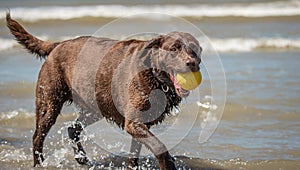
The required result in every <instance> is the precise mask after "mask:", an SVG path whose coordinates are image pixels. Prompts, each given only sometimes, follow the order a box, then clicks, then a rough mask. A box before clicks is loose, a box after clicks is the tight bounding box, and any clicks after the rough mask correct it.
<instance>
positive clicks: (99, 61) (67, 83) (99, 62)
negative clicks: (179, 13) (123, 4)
mask: <svg viewBox="0 0 300 170" xmlns="http://www.w3.org/2000/svg"><path fill="white" fill-rule="evenodd" d="M6 21H7V27H8V28H9V30H10V32H11V34H12V35H13V36H14V37H15V38H16V40H17V41H18V42H19V43H20V44H21V45H22V46H24V47H25V48H26V49H27V50H28V51H29V52H30V53H33V54H35V55H36V56H37V57H38V58H40V59H45V62H44V63H43V66H42V68H41V70H40V72H39V76H38V80H37V85H36V103H35V104H36V129H35V132H34V135H33V138H32V139H33V158H34V159H33V160H34V166H38V165H40V164H41V163H42V162H43V160H44V157H43V155H42V153H43V143H44V140H45V138H46V136H47V134H48V132H49V130H50V128H51V127H52V126H53V125H54V124H55V121H56V118H57V116H58V115H59V114H60V112H61V109H62V107H63V105H64V104H65V103H68V102H69V103H72V102H73V103H74V104H75V105H76V106H77V107H79V108H80V113H79V117H78V118H77V119H76V120H75V121H74V123H73V124H72V125H71V126H70V127H68V135H69V137H70V139H71V140H72V141H73V142H74V144H75V145H74V147H73V148H74V153H75V155H77V156H75V159H76V161H77V162H78V163H79V164H88V163H89V162H90V160H89V159H88V157H87V155H86V152H85V151H84V149H83V146H82V144H81V142H80V134H81V132H82V130H83V129H84V127H86V126H88V125H90V124H92V123H94V122H96V121H98V120H100V119H101V118H103V117H104V118H105V119H107V121H110V122H112V123H115V124H116V125H118V126H119V127H120V128H122V129H124V130H125V131H126V132H127V133H128V134H130V135H131V136H132V141H131V147H130V155H131V156H130V157H129V160H128V169H133V168H136V167H137V166H138V157H139V153H140V150H141V147H142V145H144V146H146V147H147V148H148V149H149V150H150V151H151V152H152V153H153V154H154V155H155V157H156V158H157V159H158V163H159V167H160V169H162V170H170V169H176V167H175V163H174V159H173V158H172V157H171V156H170V154H169V152H168V150H167V148H166V146H165V145H164V144H163V143H162V142H161V141H160V140H159V139H158V138H157V137H155V136H154V134H153V133H151V131H150V127H151V126H153V125H156V124H158V123H161V122H162V121H163V120H164V119H165V117H166V116H167V115H168V114H170V112H171V111H172V110H173V109H174V108H176V107H178V105H179V103H180V102H181V100H182V98H184V97H186V96H188V94H189V91H187V90H184V89H182V88H181V87H180V86H179V85H178V83H177V82H176V78H175V77H176V74H177V73H187V72H195V71H198V70H199V69H200V67H199V65H200V62H201V57H200V56H201V52H202V48H201V46H200V45H199V42H198V41H197V40H196V38H194V37H193V36H192V35H191V34H189V33H184V32H171V33H168V34H166V35H158V36H156V37H154V38H153V39H151V40H144V41H142V40H135V39H131V40H124V41H117V40H113V39H109V38H99V37H92V36H82V37H79V38H75V39H70V40H66V41H62V42H47V41H42V40H40V39H38V38H36V37H34V36H33V35H31V34H30V33H28V32H27V31H26V30H25V29H24V28H23V27H22V26H21V25H20V24H19V23H18V22H17V21H15V20H13V19H12V18H11V16H10V13H9V12H8V13H7V14H6ZM93 75H95V76H93ZM78 155H79V156H78Z"/></svg>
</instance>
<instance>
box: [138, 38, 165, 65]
mask: <svg viewBox="0 0 300 170" xmlns="http://www.w3.org/2000/svg"><path fill="white" fill-rule="evenodd" d="M162 41H163V36H162V35H160V36H158V37H155V38H153V39H152V40H150V41H149V42H148V44H147V45H146V46H145V48H144V49H143V52H142V54H141V59H143V60H144V61H143V63H144V65H145V66H146V67H149V68H150V67H151V55H154V54H153V53H156V52H155V51H157V50H158V49H159V47H160V46H161V44H162Z"/></svg>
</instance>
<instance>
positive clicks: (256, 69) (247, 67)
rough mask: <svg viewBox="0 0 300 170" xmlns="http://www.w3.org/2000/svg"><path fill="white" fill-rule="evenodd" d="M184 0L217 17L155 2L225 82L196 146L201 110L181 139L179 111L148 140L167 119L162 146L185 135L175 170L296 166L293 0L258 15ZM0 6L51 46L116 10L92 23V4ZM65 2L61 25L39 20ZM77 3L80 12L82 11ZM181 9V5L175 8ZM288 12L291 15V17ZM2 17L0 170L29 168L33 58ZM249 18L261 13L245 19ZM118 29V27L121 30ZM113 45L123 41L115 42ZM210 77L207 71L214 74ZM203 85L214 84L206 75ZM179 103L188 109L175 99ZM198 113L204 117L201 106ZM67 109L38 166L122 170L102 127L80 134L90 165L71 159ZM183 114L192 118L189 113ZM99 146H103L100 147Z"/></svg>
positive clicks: (299, 68)
mask: <svg viewBox="0 0 300 170" xmlns="http://www.w3.org/2000/svg"><path fill="white" fill-rule="evenodd" d="M190 2H191V3H193V4H196V5H195V8H197V9H198V8H199V9H200V8H201V7H203V5H208V6H209V7H211V6H216V5H217V6H219V7H221V8H220V9H222V10H221V12H223V15H222V16H212V15H213V13H212V14H211V15H210V16H203V14H202V13H201V12H195V13H194V14H193V15H194V16H186V15H184V14H185V11H187V9H189V8H187V6H188V5H185V4H182V3H179V2H173V3H172V4H171V3H167V2H164V3H162V5H166V6H167V7H168V8H169V7H170V6H171V5H174V4H175V5H176V8H178V9H180V10H182V11H183V12H180V11H179V12H178V13H175V14H174V15H177V16H182V17H184V18H185V19H187V20H188V21H190V22H192V23H193V24H195V25H196V26H198V27H199V28H201V30H202V31H203V32H204V33H206V35H207V36H208V37H209V38H210V39H211V42H212V44H213V45H214V47H215V48H216V49H217V50H218V51H219V52H220V58H221V61H222V64H223V66H224V70H225V75H226V83H227V100H226V105H225V110H224V113H223V116H222V119H221V121H220V124H219V125H218V128H217V129H216V131H215V133H214V134H213V135H212V136H211V137H210V138H209V140H208V141H206V142H205V143H201V144H200V143H199V142H198V139H199V135H200V132H201V130H202V126H201V123H202V122H203V119H202V117H201V114H205V112H200V113H198V115H199V117H198V118H197V119H196V121H195V124H193V128H192V129H191V130H190V131H189V133H188V135H186V134H185V132H184V129H186V128H187V126H188V125H190V124H191V123H190V122H188V120H189V118H191V117H193V116H195V115H192V114H189V113H186V112H182V113H180V114H181V115H184V117H183V119H181V120H177V118H178V115H176V114H175V115H172V116H170V117H168V119H167V121H166V122H165V123H163V124H161V125H158V126H157V127H155V128H153V129H152V130H153V131H154V133H159V132H163V131H165V130H167V129H168V128H169V127H170V125H172V123H174V122H176V121H177V126H175V127H176V129H177V131H176V132H174V133H173V134H172V135H170V136H168V140H167V141H165V143H166V145H167V146H171V145H173V144H174V141H176V140H177V139H178V137H180V136H185V135H186V136H185V138H184V139H183V140H182V141H181V142H180V143H179V144H177V145H176V146H175V147H172V148H171V151H170V152H171V154H173V155H175V158H176V163H177V165H178V167H179V168H180V169H251V170H252V169H299V167H300V106H299V103H300V74H299V72H300V32H299V30H300V25H299V23H300V22H299V21H300V17H299V16H300V14H298V13H299V12H297V10H298V11H300V7H299V2H298V1H288V2H287V3H282V2H274V1H265V3H267V5H268V8H266V10H265V11H261V6H264V5H266V4H261V3H259V2H256V1H251V3H250V2H249V1H242V0H240V1H231V0H230V1H222V2H219V1H218V2H216V1H202V3H201V4H200V3H197V2H194V1H190ZM120 3H121V2H120ZM122 3H123V2H122ZM145 3H146V2H145ZM147 3H148V4H149V2H147ZM249 3H250V4H249ZM22 4H23V6H21V5H22ZM96 4H97V5H100V6H102V5H105V4H104V3H96ZM116 4H117V1H114V2H111V3H110V5H113V8H118V9H127V8H128V6H130V5H136V3H130V4H126V3H125V4H124V3H123V5H125V7H124V6H116ZM232 4H234V5H237V6H239V7H241V6H247V5H249V6H250V8H251V9H252V10H254V12H252V13H251V10H250V13H248V16H243V15H242V14H243V12H242V11H238V12H235V14H237V16H232V15H229V14H228V13H230V12H231V14H232V13H233V11H232V9H233V7H232ZM251 4H252V5H251ZM278 4H281V5H282V4H284V5H283V6H284V7H285V9H288V10H289V15H287V14H283V11H276V10H275V12H273V13H270V11H272V10H273V9H276V8H277V6H276V5H278ZM1 5H5V6H8V7H10V9H11V13H12V16H13V17H14V16H16V18H17V19H19V20H20V21H21V22H22V23H24V25H25V26H26V28H27V29H28V30H29V32H31V33H34V34H35V35H37V36H39V37H41V38H42V39H47V40H51V41H61V40H64V39H68V38H70V37H76V36H78V35H90V34H93V33H94V32H95V31H96V30H98V29H99V27H101V26H103V25H104V24H106V23H108V22H109V21H111V20H112V19H114V18H115V17H116V15H120V14H121V13H122V11H119V12H118V13H108V14H107V15H106V16H103V15H101V13H100V12H96V14H95V16H89V15H86V14H85V10H86V8H87V9H89V8H96V7H95V2H94V1H87V2H85V3H83V2H79V1H73V2H72V4H69V2H68V3H67V2H66V1H61V2H47V3H46V2H45V3H42V4H41V3H37V2H36V1H35V0H31V1H27V3H26V4H24V2H23V1H22V2H20V1H18V0H16V1H9V2H8V1H5V3H2V2H1ZM61 5H64V6H63V7H62V6H61ZM72 5H74V6H76V8H71V9H70V10H68V15H69V16H70V18H64V17H65V16H62V17H60V18H51V16H50V18H49V17H48V18H42V17H43V16H47V13H48V12H49V11H50V10H51V9H52V7H51V8H48V7H49V6H56V7H55V8H54V7H53V9H56V10H61V9H65V10H66V9H69V8H68V7H66V6H72ZM82 5H84V6H85V7H84V8H83V7H82ZM89 5H92V6H89ZM150 5H153V4H152V3H150ZM45 6H48V7H47V10H43V9H45ZM182 6H183V7H184V8H180V7H182ZM19 7H20V8H19ZM106 7H107V6H106ZM188 7H189V6H188ZM144 8H147V5H142V7H141V6H134V10H140V9H144ZM294 8H296V10H294V12H293V10H292V9H294ZM74 9H77V10H78V11H77V12H78V14H80V16H76V14H77V12H76V10H74ZM214 9H215V8H214ZM26 10H32V11H37V12H40V13H41V15H40V16H38V15H36V16H32V17H36V18H34V20H32V18H30V17H27V16H26V15H28V13H26V15H25V14H24V15H21V14H22V11H23V12H24V11H26ZM95 10H96V9H95ZM134 10H133V11H134ZM4 11H5V9H4V7H3V6H0V15H1V16H0V21H2V22H1V25H0V28H1V29H0V42H1V45H0V169H30V168H31V167H32V163H33V161H32V154H31V149H32V148H31V138H32V134H33V131H34V126H35V115H34V89H35V82H36V79H37V75H38V72H39V69H40V67H41V65H42V63H43V61H39V60H36V59H35V58H34V57H33V56H32V55H30V54H28V53H27V52H26V51H25V50H24V49H22V48H20V46H19V45H17V43H16V42H15V41H14V40H13V39H12V37H11V36H10V35H9V33H8V31H7V29H6V28H5V24H4V20H3V18H4ZM125 11H126V10H125ZM226 11H227V14H226ZM259 11H260V12H261V13H260V14H262V15H264V16H253V15H254V14H255V12H259ZM268 11H269V12H268ZM295 11H296V12H295ZM50 12H51V11H50ZM131 12H132V11H131ZM132 13H133V12H132ZM173 13H174V12H173ZM271 14H272V15H271ZM275 14H276V15H275ZM57 16H60V15H57ZM150 20H153V18H152V19H149V20H148V19H145V18H142V19H141V18H134V19H133V21H135V23H136V27H146V26H147V22H150ZM157 22H158V23H160V22H166V21H165V20H158V21H157ZM168 22H172V20H170V21H168ZM120 26H122V25H120ZM123 26H124V25H123ZM74 28H76V29H74ZM124 28H127V27H126V25H125V26H124ZM116 38H123V37H122V36H120V35H117V36H116ZM200 43H201V42H200ZM204 46H205V44H204ZM209 60H210V58H209V55H206V56H203V61H204V65H202V66H204V67H202V71H203V78H204V79H203V83H202V85H201V88H200V89H201V90H200V94H199V95H200V100H203V101H205V100H207V99H209V98H210V95H211V89H210V80H209V78H208V74H207V72H206V70H205V62H206V61H209ZM210 71H212V72H214V71H218V69H213V70H210ZM213 78H215V79H218V78H220V77H219V76H218V74H216V76H215V77H213ZM183 104H184V105H188V103H185V102H183ZM215 107H218V106H215ZM201 110H202V111H205V108H204V107H203V108H201ZM75 112H76V109H74V108H73V106H66V108H64V110H63V111H62V114H61V115H60V116H59V118H58V121H57V123H56V124H55V126H54V127H53V129H51V131H50V134H49V136H48V138H47V139H46V143H45V150H44V151H45V156H46V161H45V162H44V164H43V166H45V167H46V168H47V169H57V168H62V169H88V168H91V169H101V168H103V167H106V168H107V169H109V167H115V166H118V167H120V166H123V167H124V164H125V163H126V158H123V157H119V156H126V154H127V151H128V150H127V149H126V147H122V146H123V144H124V143H122V141H121V142H120V140H119V141H117V142H116V140H118V139H119V138H118V137H116V136H112V135H107V134H108V132H107V131H109V128H103V129H102V131H101V135H100V134H99V135H98V134H97V133H96V134H97V135H96V136H93V135H92V134H91V133H88V132H86V133H85V134H84V135H83V139H84V146H85V148H86V151H87V153H88V156H89V157H90V158H91V159H92V160H93V161H94V164H93V165H92V166H91V167H87V166H80V165H78V164H77V163H76V162H75V160H74V159H73V151H72V148H71V145H70V141H69V140H68V138H67V127H68V124H69V123H70V122H71V121H73V120H74V119H75V118H76V117H77V114H76V113H75ZM191 112H192V113H194V112H195V113H196V111H194V110H192V111H191ZM178 122H179V123H178ZM101 126H104V127H108V126H109V127H114V126H113V125H110V124H107V123H105V121H103V122H102V124H100V125H99V127H101ZM95 137H101V142H102V144H104V145H105V146H99V143H97V142H95V141H96V140H95V139H96V138H95ZM103 139H105V140H104V141H102V140H103ZM106 148H111V149H112V150H115V151H114V154H112V153H109V152H107V151H106V150H105V149H106ZM124 148H125V149H124ZM143 153H144V157H143V159H142V160H141V164H143V165H142V167H143V168H144V169H147V167H148V168H149V167H151V168H154V169H155V168H157V163H156V162H155V160H154V158H153V156H152V155H151V154H150V153H149V152H148V151H147V150H146V149H144V150H143ZM101 166H102V167H101ZM120 169H122V168H120Z"/></svg>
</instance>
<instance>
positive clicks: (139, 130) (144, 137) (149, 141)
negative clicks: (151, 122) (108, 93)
mask: <svg viewBox="0 0 300 170" xmlns="http://www.w3.org/2000/svg"><path fill="white" fill-rule="evenodd" d="M125 130H126V131H127V132H128V133H129V134H130V135H131V136H132V137H133V138H134V139H136V140H137V141H138V142H140V143H142V144H144V145H145V146H146V147H147V148H148V149H149V150H150V151H151V152H152V153H153V154H154V155H155V157H156V158H157V159H158V162H159V167H160V169H161V170H175V169H176V167H175V164H174V160H173V159H172V157H171V156H170V154H169V152H168V150H167V148H166V146H165V145H164V144H163V143H162V142H161V141H160V140H159V139H158V138H157V137H155V136H154V134H152V133H151V132H150V131H149V128H148V127H147V126H146V125H145V124H144V123H140V122H134V121H131V120H125Z"/></svg>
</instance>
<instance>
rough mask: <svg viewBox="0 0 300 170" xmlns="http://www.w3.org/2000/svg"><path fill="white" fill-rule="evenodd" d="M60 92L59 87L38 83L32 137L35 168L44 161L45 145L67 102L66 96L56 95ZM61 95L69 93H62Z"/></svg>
mask: <svg viewBox="0 0 300 170" xmlns="http://www.w3.org/2000/svg"><path fill="white" fill-rule="evenodd" d="M58 91H60V87H58V86H54V87H53V86H43V84H42V83H41V82H38V83H37V90H36V129H35V132H34V134H33V137H32V142H33V159H34V166H36V165H38V164H41V162H42V161H44V158H43V155H42V154H43V143H44V141H45V138H46V136H47V134H48V132H49V131H50V128H51V127H52V126H53V125H54V124H55V122H56V118H57V116H58V115H59V114H60V111H61V109H62V106H63V104H64V102H65V101H66V97H65V96H60V95H59V94H57V93H56V92H58ZM61 94H67V93H64V92H63V91H61Z"/></svg>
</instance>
